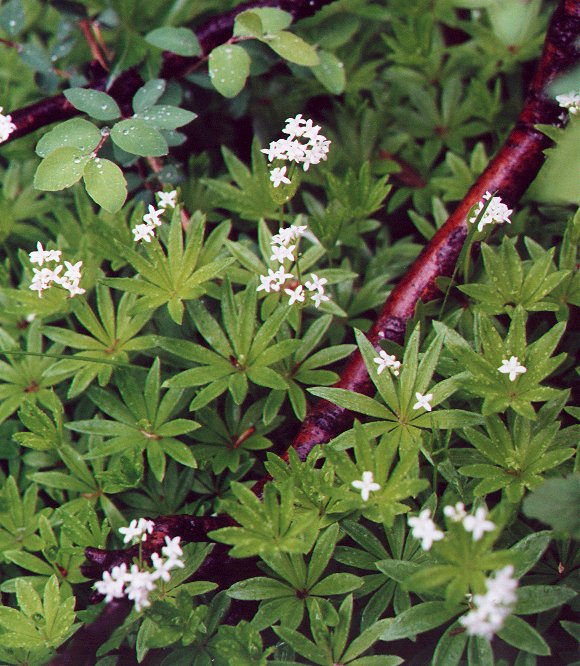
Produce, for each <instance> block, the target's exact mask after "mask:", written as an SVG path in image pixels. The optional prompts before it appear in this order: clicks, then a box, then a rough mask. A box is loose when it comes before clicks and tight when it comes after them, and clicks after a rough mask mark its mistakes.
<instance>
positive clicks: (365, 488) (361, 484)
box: [351, 472, 381, 502]
mask: <svg viewBox="0 0 580 666" xmlns="http://www.w3.org/2000/svg"><path fill="white" fill-rule="evenodd" d="M351 486H353V487H354V488H356V489H357V490H360V496H361V497H362V500H363V502H366V501H367V500H368V498H369V495H370V493H374V492H376V491H377V490H380V489H381V486H380V485H379V484H378V483H375V482H374V480H373V473H372V472H363V478H362V481H353V482H352V483H351Z"/></svg>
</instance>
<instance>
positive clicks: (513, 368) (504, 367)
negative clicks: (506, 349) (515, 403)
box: [498, 356, 528, 382]
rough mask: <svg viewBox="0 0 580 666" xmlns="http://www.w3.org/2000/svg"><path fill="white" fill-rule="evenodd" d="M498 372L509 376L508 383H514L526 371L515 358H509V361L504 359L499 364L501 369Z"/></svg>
mask: <svg viewBox="0 0 580 666" xmlns="http://www.w3.org/2000/svg"><path fill="white" fill-rule="evenodd" d="M498 370H499V371H500V372H501V373H503V374H504V375H509V379H510V382H515V381H516V377H517V376H518V375H521V374H523V373H524V372H527V370H528V369H527V368H525V367H524V366H523V365H522V364H521V363H520V362H519V361H518V357H517V356H511V357H510V359H509V361H508V360H507V359H504V360H503V361H502V362H501V367H500V368H498Z"/></svg>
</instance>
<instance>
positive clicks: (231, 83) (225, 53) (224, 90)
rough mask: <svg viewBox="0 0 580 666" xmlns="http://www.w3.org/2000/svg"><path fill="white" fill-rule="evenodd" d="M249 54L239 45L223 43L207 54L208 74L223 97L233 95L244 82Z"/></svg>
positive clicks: (248, 64) (247, 73) (247, 70)
mask: <svg viewBox="0 0 580 666" xmlns="http://www.w3.org/2000/svg"><path fill="white" fill-rule="evenodd" d="M249 73H250V56H249V55H248V54H247V53H246V51H245V50H244V49H243V48H242V47H241V46H236V45H235V44H223V45H222V46H218V47H217V48H215V49H214V50H213V51H212V52H211V53H210V54H209V76H210V79H211V82H212V83H213V86H214V88H215V89H216V90H217V91H218V92H219V93H221V94H222V95H223V96H224V97H235V96H236V95H237V94H238V93H239V92H240V90H242V88H243V87H244V85H245V84H246V79H247V78H248V75H249Z"/></svg>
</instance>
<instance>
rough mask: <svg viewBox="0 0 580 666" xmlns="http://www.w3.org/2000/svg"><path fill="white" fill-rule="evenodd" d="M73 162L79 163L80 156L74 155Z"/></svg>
mask: <svg viewBox="0 0 580 666" xmlns="http://www.w3.org/2000/svg"><path fill="white" fill-rule="evenodd" d="M73 162H74V163H75V164H80V163H81V158H80V157H75V158H74V160H73Z"/></svg>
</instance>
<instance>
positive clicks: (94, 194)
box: [83, 157, 127, 213]
mask: <svg viewBox="0 0 580 666" xmlns="http://www.w3.org/2000/svg"><path fill="white" fill-rule="evenodd" d="M83 180H84V181H85V187H86V188H87V192H88V193H89V196H90V197H91V199H93V201H94V202H95V203H98V204H99V206H100V207H101V208H104V209H105V210H106V211H108V212H109V213H116V212H117V211H118V210H120V209H121V207H122V206H123V204H124V203H125V199H126V198H127V181H126V180H125V176H124V175H123V172H122V171H121V169H120V168H119V167H118V166H117V165H116V164H114V163H113V162H111V161H109V160H104V159H101V158H99V157H97V158H96V159H94V160H91V161H90V162H89V163H88V164H87V165H86V166H85V170H84V171H83Z"/></svg>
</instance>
